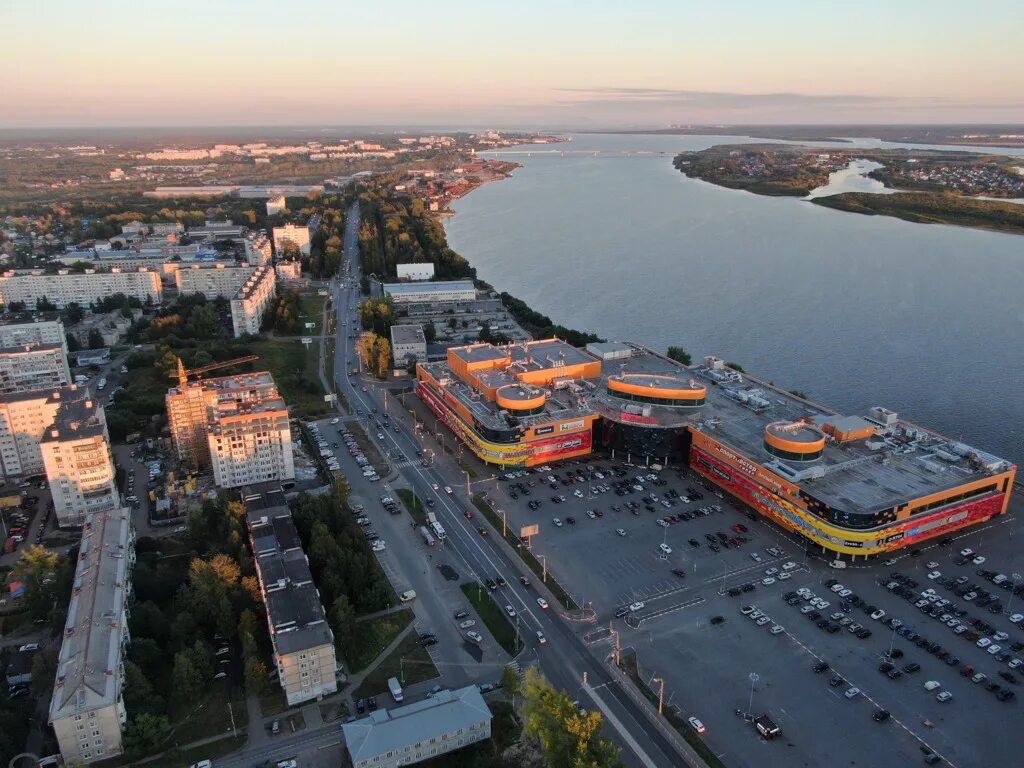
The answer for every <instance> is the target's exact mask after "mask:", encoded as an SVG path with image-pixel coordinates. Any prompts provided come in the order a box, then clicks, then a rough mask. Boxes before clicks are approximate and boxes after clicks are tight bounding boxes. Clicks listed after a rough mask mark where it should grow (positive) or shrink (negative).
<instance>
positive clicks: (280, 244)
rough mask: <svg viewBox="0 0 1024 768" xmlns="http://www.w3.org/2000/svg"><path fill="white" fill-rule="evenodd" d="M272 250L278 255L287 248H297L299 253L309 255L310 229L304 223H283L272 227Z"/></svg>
mask: <svg viewBox="0 0 1024 768" xmlns="http://www.w3.org/2000/svg"><path fill="white" fill-rule="evenodd" d="M273 234H274V250H275V251H276V252H277V255H278V256H280V255H281V254H282V253H284V251H285V250H286V249H287V248H297V249H298V250H299V253H301V254H303V255H304V256H309V251H310V247H311V246H310V242H309V240H310V229H309V227H308V226H307V225H305V224H285V225H284V226H283V227H274V232H273Z"/></svg>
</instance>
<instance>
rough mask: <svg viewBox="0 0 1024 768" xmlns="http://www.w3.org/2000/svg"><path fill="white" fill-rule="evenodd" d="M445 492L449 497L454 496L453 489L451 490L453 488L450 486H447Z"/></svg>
mask: <svg viewBox="0 0 1024 768" xmlns="http://www.w3.org/2000/svg"><path fill="white" fill-rule="evenodd" d="M444 492H445V493H447V494H448V495H449V496H451V495H452V489H451V487H450V486H447V485H446V486H445V487H444Z"/></svg>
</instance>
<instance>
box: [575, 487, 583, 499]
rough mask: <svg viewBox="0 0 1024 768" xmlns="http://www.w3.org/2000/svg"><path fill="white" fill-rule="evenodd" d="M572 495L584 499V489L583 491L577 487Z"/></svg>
mask: <svg viewBox="0 0 1024 768" xmlns="http://www.w3.org/2000/svg"><path fill="white" fill-rule="evenodd" d="M572 495H573V496H575V497H576V498H577V499H582V498H583V491H581V490H580V489H579V488H577V489H576V490H575V491H573V492H572Z"/></svg>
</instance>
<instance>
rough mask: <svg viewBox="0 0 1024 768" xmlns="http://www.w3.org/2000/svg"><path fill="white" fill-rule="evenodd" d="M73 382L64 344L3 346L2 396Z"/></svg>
mask: <svg viewBox="0 0 1024 768" xmlns="http://www.w3.org/2000/svg"><path fill="white" fill-rule="evenodd" d="M70 383H71V370H70V369H69V368H68V356H67V347H66V345H65V344H26V345H24V346H19V347H0V393H5V392H25V391H27V390H32V389H47V388H51V387H61V386H64V385H65V384H70Z"/></svg>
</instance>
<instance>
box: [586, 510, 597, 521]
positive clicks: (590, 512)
mask: <svg viewBox="0 0 1024 768" xmlns="http://www.w3.org/2000/svg"><path fill="white" fill-rule="evenodd" d="M587 517H589V518H590V519H591V520H597V515H596V514H595V513H594V510H592V509H588V510H587Z"/></svg>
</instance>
